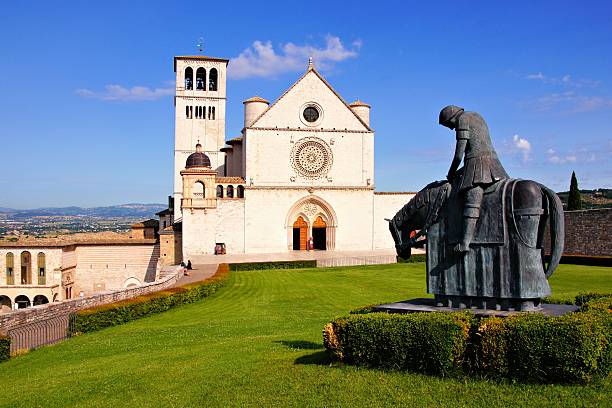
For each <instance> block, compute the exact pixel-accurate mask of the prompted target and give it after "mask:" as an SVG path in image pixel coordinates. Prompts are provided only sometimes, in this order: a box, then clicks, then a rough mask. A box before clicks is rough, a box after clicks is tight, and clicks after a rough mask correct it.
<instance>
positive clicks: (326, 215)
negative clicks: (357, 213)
mask: <svg viewBox="0 0 612 408" xmlns="http://www.w3.org/2000/svg"><path fill="white" fill-rule="evenodd" d="M298 217H302V218H303V219H304V220H305V221H306V223H307V224H308V226H309V228H308V238H310V237H312V228H313V225H314V224H315V222H316V221H317V220H318V219H320V221H319V224H318V226H320V225H323V224H321V222H322V223H324V225H325V245H324V246H321V247H322V248H325V249H327V250H334V249H335V247H336V227H337V226H338V224H337V218H336V212H335V211H334V209H333V208H332V206H331V205H330V204H329V203H328V202H327V201H325V200H324V199H322V198H321V197H318V196H316V195H309V196H307V197H304V198H302V199H300V200H298V201H297V202H296V203H295V204H294V205H293V206H292V207H291V208H290V209H289V212H288V213H287V219H286V221H285V227H286V229H287V248H288V249H289V250H292V249H293V248H294V246H293V224H294V223H295V222H296V220H297V219H298Z"/></svg>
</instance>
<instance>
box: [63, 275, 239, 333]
mask: <svg viewBox="0 0 612 408" xmlns="http://www.w3.org/2000/svg"><path fill="white" fill-rule="evenodd" d="M228 276H229V269H228V266H227V264H221V265H219V268H218V269H217V272H216V273H215V274H214V275H213V276H211V277H210V278H208V279H205V280H203V281H201V282H194V283H191V284H188V285H184V286H179V287H175V288H169V289H165V290H162V291H159V292H153V293H150V294H147V295H143V296H138V297H135V298H133V299H129V300H123V301H120V302H115V303H109V304H105V305H101V306H96V307H92V308H89V309H83V310H80V311H78V312H76V313H74V314H72V315H71V319H70V327H69V328H68V335H69V336H73V335H77V334H80V333H89V332H92V331H96V330H100V329H103V328H105V327H110V326H116V325H119V324H123V323H127V322H129V321H132V320H135V319H140V318H141V317H146V316H149V315H151V314H154V313H160V312H164V311H166V310H168V309H170V308H172V307H174V306H177V305H181V304H186V303H192V302H195V301H198V300H200V299H203V298H205V297H207V296H210V295H211V294H213V293H215V292H216V291H217V289H219V288H220V287H222V286H223V285H225V283H226V282H227V278H228Z"/></svg>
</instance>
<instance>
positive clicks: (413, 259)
mask: <svg viewBox="0 0 612 408" xmlns="http://www.w3.org/2000/svg"><path fill="white" fill-rule="evenodd" d="M426 260H427V257H426V256H425V254H413V255H411V256H410V258H408V259H404V258H400V257H399V256H398V257H397V263H421V262H426Z"/></svg>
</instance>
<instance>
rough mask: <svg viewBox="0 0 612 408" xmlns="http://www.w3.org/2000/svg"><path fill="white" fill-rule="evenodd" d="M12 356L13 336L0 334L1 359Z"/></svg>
mask: <svg viewBox="0 0 612 408" xmlns="http://www.w3.org/2000/svg"><path fill="white" fill-rule="evenodd" d="M9 358H11V338H10V337H8V336H0V361H4V360H8V359H9Z"/></svg>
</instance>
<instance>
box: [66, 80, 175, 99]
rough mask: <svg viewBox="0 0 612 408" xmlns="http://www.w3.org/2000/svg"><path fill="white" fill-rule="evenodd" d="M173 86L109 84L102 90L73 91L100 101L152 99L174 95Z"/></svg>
mask: <svg viewBox="0 0 612 408" xmlns="http://www.w3.org/2000/svg"><path fill="white" fill-rule="evenodd" d="M174 91H175V90H174V88H149V87H146V86H134V87H132V88H126V87H123V86H121V85H115V84H110V85H106V86H105V87H104V90H103V91H92V90H90V89H77V90H76V91H75V93H76V94H77V95H79V96H82V97H83V98H93V99H99V100H102V101H153V100H157V99H160V98H163V97H164V96H168V95H174Z"/></svg>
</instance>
